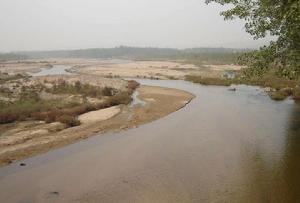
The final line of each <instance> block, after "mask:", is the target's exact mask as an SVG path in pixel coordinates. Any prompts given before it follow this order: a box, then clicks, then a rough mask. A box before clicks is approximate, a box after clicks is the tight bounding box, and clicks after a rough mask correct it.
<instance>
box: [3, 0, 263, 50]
mask: <svg viewBox="0 0 300 203" xmlns="http://www.w3.org/2000/svg"><path fill="white" fill-rule="evenodd" d="M222 9H224V7H222V6H219V5H216V4H210V5H206V4H205V3H204V0H0V51H16V50H53V49H78V48H96V47H115V46H119V45H127V46H139V47H145V46H151V47H154V46H155V47H173V48H187V47H234V48H244V47H248V48H255V47H257V46H259V45H261V44H263V43H264V42H265V41H266V40H263V41H254V40H252V37H251V36H250V35H249V34H247V33H245V31H244V29H243V22H242V21H240V20H236V21H223V17H221V16H219V13H220V11H221V10H222Z"/></svg>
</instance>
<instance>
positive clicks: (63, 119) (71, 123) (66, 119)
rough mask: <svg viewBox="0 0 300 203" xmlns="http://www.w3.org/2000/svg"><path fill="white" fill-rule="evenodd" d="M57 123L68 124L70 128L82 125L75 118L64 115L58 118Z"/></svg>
mask: <svg viewBox="0 0 300 203" xmlns="http://www.w3.org/2000/svg"><path fill="white" fill-rule="evenodd" d="M57 121H59V122H61V123H64V124H66V125H67V126H68V127H73V126H78V125H80V121H79V120H78V119H77V118H76V117H75V116H70V115H62V116H60V117H58V118H57Z"/></svg>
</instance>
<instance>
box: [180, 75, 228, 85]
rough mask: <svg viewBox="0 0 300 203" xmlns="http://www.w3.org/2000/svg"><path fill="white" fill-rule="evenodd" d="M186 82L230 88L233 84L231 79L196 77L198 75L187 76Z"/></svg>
mask: <svg viewBox="0 0 300 203" xmlns="http://www.w3.org/2000/svg"><path fill="white" fill-rule="evenodd" d="M185 80H187V81H191V82H194V83H199V84H202V85H218V86H230V85H231V84H232V82H233V81H232V80H230V79H222V78H203V77H201V76H196V75H187V76H185Z"/></svg>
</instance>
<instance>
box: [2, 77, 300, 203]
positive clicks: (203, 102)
mask: <svg viewBox="0 0 300 203" xmlns="http://www.w3.org/2000/svg"><path fill="white" fill-rule="evenodd" d="M139 82H141V83H142V84H147V85H157V86H164V87H172V88H178V89H183V90H186V91H189V92H192V93H193V94H195V95H196V98H195V99H194V100H193V101H192V102H191V103H190V104H189V105H187V106H186V107H185V108H183V109H181V110H180V111H178V112H176V113H173V114H171V115H169V116H167V117H165V118H162V119H160V120H158V121H155V122H152V123H149V124H147V125H143V126H140V127H138V128H135V129H131V130H127V131H121V132H120V133H115V134H114V133H112V134H108V135H106V136H104V135H102V136H98V137H97V136H95V137H92V138H90V139H88V140H85V141H84V142H79V143H77V144H74V145H70V146H67V147H65V148H63V149H60V150H56V151H52V152H50V153H48V154H45V155H40V156H37V157H33V158H31V159H28V160H25V162H26V163H27V166H28V167H27V171H24V169H23V168H20V167H19V166H18V164H17V163H16V164H15V165H14V164H13V165H11V166H9V167H6V168H2V169H0V177H1V179H0V201H1V200H3V201H4V200H10V201H4V202H18V201H20V200H24V199H26V198H27V199H28V200H32V199H36V200H40V201H43V200H44V199H43V198H44V197H45V194H48V193H49V191H50V192H51V191H53V190H55V191H58V190H59V189H60V191H62V194H63V195H62V196H60V197H59V198H61V199H59V200H61V202H72V200H74V199H76V200H78V201H79V202H80V201H82V202H90V201H92V202H299V200H300V197H299V194H300V191H299V188H300V173H299V172H300V106H299V105H296V104H294V103H293V102H291V101H284V102H275V101H272V100H270V99H269V98H268V97H266V96H265V95H264V94H263V93H262V92H261V90H260V89H258V88H257V87H248V86H237V87H236V88H237V91H235V92H232V91H228V89H227V88H224V87H204V86H200V85H196V84H191V83H188V82H184V81H151V80H140V81H139ZM47 160H52V161H47ZM53 160H55V161H53ZM30 167H32V168H30ZM82 171H84V176H83V175H82ZM28 182H30V183H31V184H30V187H29V186H28ZM8 186H9V187H8ZM15 192H17V195H15ZM17 200H18V201H17Z"/></svg>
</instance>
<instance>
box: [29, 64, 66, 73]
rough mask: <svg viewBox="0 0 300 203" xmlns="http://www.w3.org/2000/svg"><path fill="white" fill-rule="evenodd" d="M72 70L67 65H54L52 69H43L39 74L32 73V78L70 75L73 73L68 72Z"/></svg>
mask: <svg viewBox="0 0 300 203" xmlns="http://www.w3.org/2000/svg"><path fill="white" fill-rule="evenodd" d="M69 68H71V67H70V66H67V65H53V66H52V67H47V68H41V70H40V71H39V72H36V73H30V75H32V76H47V75H69V74H71V73H69V72H67V71H66V70H67V69H69Z"/></svg>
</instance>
